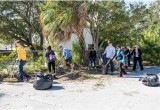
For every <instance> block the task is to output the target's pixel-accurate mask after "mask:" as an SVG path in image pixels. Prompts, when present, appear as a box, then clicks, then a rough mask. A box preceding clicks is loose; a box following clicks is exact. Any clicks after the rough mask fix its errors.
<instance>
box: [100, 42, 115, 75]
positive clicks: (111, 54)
mask: <svg viewBox="0 0 160 110" xmlns="http://www.w3.org/2000/svg"><path fill="white" fill-rule="evenodd" d="M103 54H106V58H107V63H108V62H109V63H108V64H110V66H111V72H113V69H114V67H113V61H112V60H113V58H114V56H115V54H116V49H115V47H114V46H112V42H110V41H109V42H108V46H107V47H106V49H105V51H104V53H103ZM108 64H107V65H106V67H108ZM106 69H107V68H106ZM106 74H107V70H106Z"/></svg>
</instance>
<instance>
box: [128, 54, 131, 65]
mask: <svg viewBox="0 0 160 110" xmlns="http://www.w3.org/2000/svg"><path fill="white" fill-rule="evenodd" d="M130 61H131V56H128V66H129V67H130V66H131V63H130Z"/></svg>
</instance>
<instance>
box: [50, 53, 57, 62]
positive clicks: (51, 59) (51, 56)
mask: <svg viewBox="0 0 160 110" xmlns="http://www.w3.org/2000/svg"><path fill="white" fill-rule="evenodd" d="M49 60H50V61H55V60H56V56H55V54H54V52H53V51H51V53H50V54H49Z"/></svg>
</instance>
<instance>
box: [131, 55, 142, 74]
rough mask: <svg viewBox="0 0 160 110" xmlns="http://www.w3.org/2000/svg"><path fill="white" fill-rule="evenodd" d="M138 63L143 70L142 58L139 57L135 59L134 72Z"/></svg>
mask: <svg viewBox="0 0 160 110" xmlns="http://www.w3.org/2000/svg"><path fill="white" fill-rule="evenodd" d="M137 61H138V62H139V66H140V68H141V70H143V65H142V58H139V57H134V65H133V70H134V71H135V70H136V65H137Z"/></svg>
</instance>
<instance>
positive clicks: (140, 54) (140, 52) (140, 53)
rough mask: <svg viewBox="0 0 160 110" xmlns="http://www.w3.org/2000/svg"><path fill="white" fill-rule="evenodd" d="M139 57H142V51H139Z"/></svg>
mask: <svg viewBox="0 0 160 110" xmlns="http://www.w3.org/2000/svg"><path fill="white" fill-rule="evenodd" d="M139 56H141V57H142V51H141V50H140V49H139Z"/></svg>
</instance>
